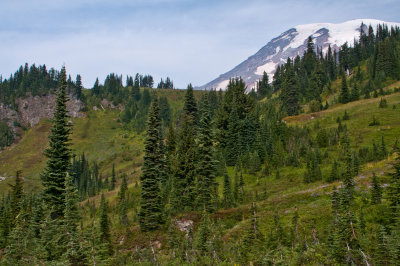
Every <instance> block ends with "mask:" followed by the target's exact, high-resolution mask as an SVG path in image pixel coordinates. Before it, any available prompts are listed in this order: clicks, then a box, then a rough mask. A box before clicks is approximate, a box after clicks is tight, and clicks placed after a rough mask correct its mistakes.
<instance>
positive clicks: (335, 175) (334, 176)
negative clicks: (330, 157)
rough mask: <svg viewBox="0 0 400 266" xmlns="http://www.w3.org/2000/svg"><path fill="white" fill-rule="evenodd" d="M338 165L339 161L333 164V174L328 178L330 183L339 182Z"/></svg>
mask: <svg viewBox="0 0 400 266" xmlns="http://www.w3.org/2000/svg"><path fill="white" fill-rule="evenodd" d="M338 170H339V169H338V163H337V161H336V160H335V161H334V162H333V164H332V170H331V173H330V175H329V178H328V180H327V181H328V182H333V181H336V180H338V179H339V175H338V174H339V173H338Z"/></svg>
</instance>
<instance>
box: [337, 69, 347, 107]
mask: <svg viewBox="0 0 400 266" xmlns="http://www.w3.org/2000/svg"><path fill="white" fill-rule="evenodd" d="M339 101H340V102H341V103H348V102H350V93H349V88H348V87H347V82H346V76H345V74H344V73H343V75H342V88H341V91H340V97H339Z"/></svg>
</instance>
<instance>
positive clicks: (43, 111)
mask: <svg viewBox="0 0 400 266" xmlns="http://www.w3.org/2000/svg"><path fill="white" fill-rule="evenodd" d="M56 98H57V96H56V95H54V94H48V95H45V96H32V95H28V96H26V97H24V98H18V99H17V100H16V104H17V110H14V109H12V108H11V106H9V105H5V104H3V103H0V121H6V122H7V124H8V125H9V126H10V127H11V128H12V130H13V132H14V133H15V134H16V133H17V130H18V125H22V126H25V127H33V126H35V125H36V124H38V123H39V121H40V119H42V118H48V119H50V118H53V113H54V110H55V106H56ZM83 107H84V105H83V103H82V102H81V101H80V100H78V99H77V98H76V97H75V96H73V95H69V101H68V102H67V109H68V114H69V116H71V117H83V116H84V113H83V112H81V110H82V108H83Z"/></svg>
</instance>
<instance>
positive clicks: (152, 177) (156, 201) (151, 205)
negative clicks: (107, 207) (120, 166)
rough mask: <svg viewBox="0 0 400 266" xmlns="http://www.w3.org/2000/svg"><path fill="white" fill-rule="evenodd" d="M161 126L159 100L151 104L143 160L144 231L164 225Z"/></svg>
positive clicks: (142, 209) (142, 200) (142, 218)
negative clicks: (161, 186)
mask: <svg viewBox="0 0 400 266" xmlns="http://www.w3.org/2000/svg"><path fill="white" fill-rule="evenodd" d="M160 125H161V119H160V114H159V107H158V101H157V98H154V100H153V103H152V104H151V107H150V111H149V115H148V122H147V138H146V141H145V155H144V159H143V166H142V175H141V176H140V181H141V184H142V190H141V201H140V212H139V224H140V229H141V230H142V231H154V230H157V229H159V228H160V226H161V225H162V224H163V217H162V212H163V208H162V202H161V189H160V183H159V178H160V170H161V167H160V156H161V154H159V152H160V150H159V145H160V141H161V140H160V132H159V130H160Z"/></svg>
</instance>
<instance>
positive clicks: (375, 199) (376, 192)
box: [371, 173, 382, 204]
mask: <svg viewBox="0 0 400 266" xmlns="http://www.w3.org/2000/svg"><path fill="white" fill-rule="evenodd" d="M381 200H382V188H381V185H380V184H379V181H378V178H377V177H376V175H375V173H373V174H372V189H371V203H372V204H380V203H381Z"/></svg>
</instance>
